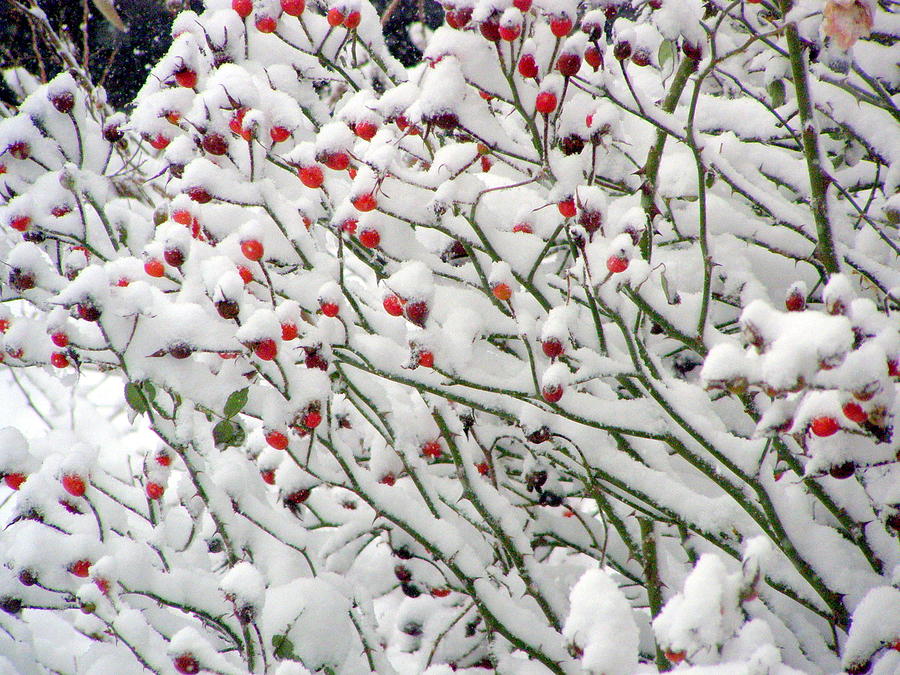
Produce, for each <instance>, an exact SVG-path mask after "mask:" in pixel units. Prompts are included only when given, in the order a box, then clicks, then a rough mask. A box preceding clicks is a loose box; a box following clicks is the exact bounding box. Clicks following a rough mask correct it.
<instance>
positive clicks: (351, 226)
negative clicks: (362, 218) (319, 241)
mask: <svg viewBox="0 0 900 675" xmlns="http://www.w3.org/2000/svg"><path fill="white" fill-rule="evenodd" d="M358 225H359V221H358V220H357V219H356V218H347V219H346V220H345V221H344V222H343V223H341V230H343V231H344V232H346V233H347V234H356V227H357V226H358Z"/></svg>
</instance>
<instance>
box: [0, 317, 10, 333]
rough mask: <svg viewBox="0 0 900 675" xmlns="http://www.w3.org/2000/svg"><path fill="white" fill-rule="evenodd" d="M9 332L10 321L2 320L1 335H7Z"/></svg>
mask: <svg viewBox="0 0 900 675" xmlns="http://www.w3.org/2000/svg"><path fill="white" fill-rule="evenodd" d="M8 330H9V319H0V333H5V332H6V331H8Z"/></svg>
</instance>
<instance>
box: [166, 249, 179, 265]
mask: <svg viewBox="0 0 900 675" xmlns="http://www.w3.org/2000/svg"><path fill="white" fill-rule="evenodd" d="M163 258H164V259H165V261H166V262H167V263H169V264H170V265H171V266H172V267H181V266H182V265H184V251H182V250H181V249H180V248H167V249H166V250H165V251H163Z"/></svg>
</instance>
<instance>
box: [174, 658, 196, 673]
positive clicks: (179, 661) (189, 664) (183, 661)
mask: <svg viewBox="0 0 900 675" xmlns="http://www.w3.org/2000/svg"><path fill="white" fill-rule="evenodd" d="M172 664H173V665H174V666H175V670H177V671H178V672H179V673H181V674H182V675H195V673H199V672H200V664H199V663H197V659H195V658H194V657H193V655H192V654H181V655H180V656H176V657H175V658H174V659H173V660H172Z"/></svg>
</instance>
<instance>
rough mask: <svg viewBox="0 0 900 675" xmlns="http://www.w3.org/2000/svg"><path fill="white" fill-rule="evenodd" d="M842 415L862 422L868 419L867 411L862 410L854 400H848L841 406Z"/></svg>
mask: <svg viewBox="0 0 900 675" xmlns="http://www.w3.org/2000/svg"><path fill="white" fill-rule="evenodd" d="M843 411H844V415H845V416H846V417H847V419H849V420H851V421H853V422H856V423H857V424H862V423H863V422H865V421H866V420H868V419H869V413H867V412H866V411H865V410H863V407H862V406H861V405H860V404H859V403H856V402H855V401H848V402H847V403H845V404H844V407H843Z"/></svg>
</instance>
